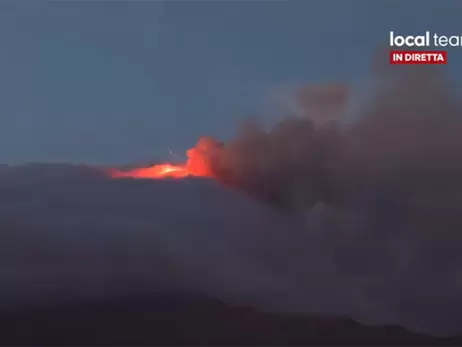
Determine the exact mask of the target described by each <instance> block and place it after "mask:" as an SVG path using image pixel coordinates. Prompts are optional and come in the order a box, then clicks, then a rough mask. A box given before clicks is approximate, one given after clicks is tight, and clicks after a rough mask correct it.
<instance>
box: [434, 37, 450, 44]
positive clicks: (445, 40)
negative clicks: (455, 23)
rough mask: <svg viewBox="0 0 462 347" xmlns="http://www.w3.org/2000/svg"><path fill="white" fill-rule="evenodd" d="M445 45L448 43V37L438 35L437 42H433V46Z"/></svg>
mask: <svg viewBox="0 0 462 347" xmlns="http://www.w3.org/2000/svg"><path fill="white" fill-rule="evenodd" d="M435 36H436V35H435ZM447 45H448V38H447V37H446V36H440V37H439V38H438V43H437V44H435V46H441V47H446V46H447Z"/></svg>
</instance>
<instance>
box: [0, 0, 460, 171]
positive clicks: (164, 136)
mask: <svg viewBox="0 0 462 347" xmlns="http://www.w3.org/2000/svg"><path fill="white" fill-rule="evenodd" d="M461 10H462V3H461V2H460V1H457V0H454V1H452V0H442V1H425V0H415V1H414V0H406V1H405V0H401V1H400V0H396V1H395V0H376V1H372V0H316V1H315V0H288V1H237V2H236V1H234V2H233V1H216V2H211V1H168V0H167V1H101V0H100V1H67V0H62V1H48V2H47V1H40V0H1V1H0V47H1V51H0V52H1V54H0V162H3V163H20V162H51V161H52V162H56V161H59V162H86V163H92V164H94V163H95V164H110V163H126V162H133V161H138V160H147V159H150V158H153V157H158V156H166V157H168V152H169V149H172V150H173V151H174V152H178V153H181V152H182V151H184V150H185V149H187V148H189V147H191V146H193V145H194V143H195V141H196V140H197V138H198V137H199V136H201V135H214V136H217V137H219V138H223V139H227V138H229V137H230V136H232V134H233V132H234V129H235V127H236V125H237V123H238V122H239V120H241V119H243V118H244V117H247V116H248V115H250V114H254V113H258V112H260V111H261V110H262V108H265V107H267V104H270V100H268V99H269V97H268V95H269V94H271V93H270V92H271V91H272V90H275V89H278V88H284V87H285V86H290V85H297V84H310V83H318V82H322V83H325V82H331V81H334V82H337V81H340V82H342V81H345V82H355V81H357V80H359V79H361V78H363V77H364V76H367V74H368V70H369V65H370V57H371V56H372V55H373V54H374V50H375V49H377V48H378V47H380V46H386V45H387V44H388V34H389V31H390V30H392V29H394V30H395V31H397V32H402V33H405V34H408V35H412V34H419V33H421V32H423V31H425V30H431V31H436V32H441V33H443V34H445V35H462V22H461V21H460V13H461ZM459 51H460V52H462V47H461V48H453V49H451V52H450V53H449V59H450V61H449V66H448V68H449V69H450V70H451V73H452V75H453V77H454V78H455V79H456V80H457V79H459V77H462V71H461V68H460V63H458V62H457V60H459V61H460V58H461V57H462V55H461V53H460V52H459Z"/></svg>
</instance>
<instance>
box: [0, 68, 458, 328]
mask: <svg viewBox="0 0 462 347" xmlns="http://www.w3.org/2000/svg"><path fill="white" fill-rule="evenodd" d="M372 80H373V83H372V84H371V85H372V86H373V88H371V89H370V90H369V93H368V95H367V97H362V98H360V99H358V98H356V99H355V97H354V95H352V92H351V90H349V89H348V88H341V87H339V86H336V87H334V88H330V87H322V88H317V87H311V88H306V89H303V90H301V91H300V94H299V95H298V96H297V97H298V98H300V101H301V104H302V105H303V107H304V109H305V110H306V114H305V115H304V116H302V117H293V118H288V119H285V120H283V121H281V122H279V123H277V124H275V125H274V127H273V128H272V129H270V130H269V131H267V130H265V129H264V127H263V126H262V125H260V124H259V123H258V122H248V123H246V124H243V126H242V127H241V128H240V129H239V131H238V133H237V135H236V137H235V138H234V139H233V140H231V141H230V142H228V143H226V144H223V143H219V142H218V141H216V140H214V139H212V138H204V139H202V140H201V141H200V142H199V144H198V146H196V148H195V151H199V152H200V153H201V156H202V160H204V161H205V162H206V165H207V166H208V167H209V168H210V170H211V172H213V176H214V177H216V178H217V180H218V182H215V181H214V180H208V179H182V180H144V179H141V180H137V179H126V178H124V179H113V178H110V177H108V176H107V175H105V173H104V170H98V169H96V168H83V167H73V166H66V165H63V166H46V165H45V166H41V165H38V166H37V165H33V166H24V167H11V168H4V169H2V170H0V230H2V234H3V235H2V236H3V240H4V241H3V242H2V247H3V248H2V252H1V253H2V265H3V266H2V278H3V283H4V285H3V286H2V287H1V288H0V304H1V305H2V306H0V307H4V308H7V307H13V308H14V307H18V306H21V305H27V304H32V303H34V302H39V301H42V302H43V301H44V300H47V299H49V300H58V299H72V298H75V297H82V296H92V297H94V296H101V297H104V296H106V297H107V296H118V295H127V294H134V293H138V292H144V293H145V292H150V291H160V290H196V291H200V292H202V293H206V294H208V295H211V296H214V297H216V298H219V299H223V300H226V301H227V302H230V303H235V304H247V305H257V306H260V307H262V308H264V309H269V310H278V311H296V312H306V313H310V314H324V315H342V316H349V317H351V318H353V319H355V320H357V321H358V322H361V323H365V324H372V325H384V324H399V325H402V326H404V327H406V328H408V329H410V330H414V331H421V332H426V333H431V334H437V335H452V334H461V333H462V331H461V328H460V327H462V295H461V293H462V275H461V274H462V255H461V252H460V249H461V246H462V236H461V235H460V231H461V230H462V199H461V198H462V118H461V117H462V108H461V105H460V103H459V100H458V97H457V95H455V93H454V91H453V90H452V89H451V86H450V83H449V82H448V81H446V79H445V78H444V76H443V75H441V74H439V73H437V72H435V71H433V70H431V69H430V70H427V69H426V68H422V67H420V66H419V67H418V69H415V68H404V69H397V68H396V67H393V68H391V67H390V70H388V69H384V68H383V67H379V68H378V69H376V71H374V74H373V76H372ZM220 183H222V184H220Z"/></svg>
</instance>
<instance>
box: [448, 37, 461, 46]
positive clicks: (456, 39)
mask: <svg viewBox="0 0 462 347" xmlns="http://www.w3.org/2000/svg"><path fill="white" fill-rule="evenodd" d="M448 40H449V45H450V46H453V47H454V46H460V37H459V36H450V37H449V39H448Z"/></svg>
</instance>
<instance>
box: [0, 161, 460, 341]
mask: <svg viewBox="0 0 462 347" xmlns="http://www.w3.org/2000/svg"><path fill="white" fill-rule="evenodd" d="M317 211H318V212H317V213H324V212H322V211H325V210H323V209H318V210H317ZM325 213H330V212H329V211H327V212H325ZM0 223H1V224H0V230H1V233H2V244H1V247H2V249H1V259H2V260H1V261H2V270H1V271H2V286H1V289H0V290H1V295H0V322H1V327H0V329H1V334H0V343H2V344H5V345H14V344H28V345H30V344H33V345H38V344H42V345H50V344H56V345H75V344H80V345H90V344H91V345H95V344H96V345H101V344H111V345H120V344H141V345H143V344H144V345H145V344H253V343H261V344H285V343H290V344H308V343H315V344H348V343H365V344H387V343H400V344H410V343H416V344H423V343H426V342H428V343H440V344H441V343H450V342H453V341H455V342H454V343H456V342H458V341H459V342H460V340H454V339H453V340H448V339H436V338H432V337H425V336H424V335H420V334H417V333H410V332H407V331H406V330H405V329H404V328H406V329H410V330H413V331H420V332H424V333H426V334H427V335H428V334H432V333H435V332H439V330H438V329H432V327H438V328H440V326H441V325H438V324H437V323H438V322H441V320H442V319H443V318H444V322H443V323H444V326H447V327H449V329H448V331H451V332H452V331H453V330H451V329H452V327H454V326H458V322H460V320H459V319H460V316H458V315H457V311H452V312H449V313H451V314H448V315H446V316H441V315H440V316H438V313H441V312H442V310H443V309H445V308H446V307H448V305H449V304H450V303H452V302H453V301H451V298H448V297H435V299H434V300H433V301H432V302H430V303H428V302H426V300H427V298H428V297H427V296H425V295H421V293H420V292H419V291H418V290H416V291H415V292H414V293H412V297H413V298H414V300H415V302H416V303H417V304H419V303H420V304H422V307H423V308H422V309H421V311H420V312H419V315H418V317H414V316H412V315H409V314H408V313H409V308H408V307H406V306H404V307H403V306H396V305H394V303H396V302H398V301H399V300H405V299H407V298H408V297H409V295H410V293H409V288H408V287H403V286H402V284H401V283H391V284H387V285H388V287H386V288H387V290H389V291H390V293H392V294H393V297H394V298H395V301H394V302H391V303H389V302H387V301H385V300H383V299H381V298H380V297H378V298H374V297H371V296H370V295H367V293H368V292H367V291H365V285H369V287H367V288H366V289H370V288H371V287H373V286H376V285H377V282H376V277H375V276H373V277H368V276H370V275H369V274H366V275H364V277H363V278H362V279H363V283H362V285H361V286H359V285H358V282H354V281H351V280H349V277H348V276H352V275H351V274H350V273H349V272H345V271H344V267H342V266H341V265H342V264H338V263H337V260H338V259H337V258H335V257H334V256H333V253H332V252H329V251H328V250H329V249H330V247H331V246H332V245H335V247H338V246H339V245H338V244H337V241H336V240H335V239H332V238H331V236H332V235H327V236H326V237H324V236H323V234H322V233H320V232H319V230H317V229H316V232H314V231H313V230H314V229H315V224H313V223H308V224H304V223H303V224H301V223H300V222H299V220H297V221H293V219H292V218H291V217H290V216H288V215H286V214H284V213H281V212H279V211H278V210H276V209H274V208H272V207H269V206H265V205H263V204H261V203H260V202H259V201H257V200H254V199H253V198H251V197H249V196H247V195H246V194H245V193H243V192H240V191H239V192H238V191H233V190H232V189H229V188H226V187H223V186H221V185H220V184H218V183H217V182H214V181H211V180H203V179H181V180H144V179H125V178H124V179H113V178H111V177H109V176H107V175H105V173H104V170H100V169H96V168H91V167H81V166H72V165H27V166H18V167H8V168H3V169H2V171H1V172H0ZM310 230H311V231H310ZM358 242H359V241H358ZM341 246H342V247H344V248H349V247H352V246H355V245H351V244H346V245H341ZM356 246H357V245H356ZM335 249H338V248H335ZM366 255H367V253H366ZM359 256H361V254H359ZM362 261H363V262H367V261H368V259H367V257H365V258H363V260H362ZM376 275H377V274H376ZM378 275H380V273H379V274H378ZM442 288H443V289H444V290H447V288H446V287H442ZM432 289H433V288H432ZM192 293H194V294H192ZM438 293H439V292H438V291H437V289H434V291H433V292H432V294H435V295H436V294H438ZM381 300H382V301H381ZM388 300H390V299H389V297H388ZM419 300H420V301H419ZM448 303H449V304H448ZM372 304H375V306H372ZM387 304H388V305H387ZM246 307H247V308H246ZM271 312H272V313H271ZM326 317H328V318H326ZM329 317H330V318H329ZM336 317H348V319H343V318H336ZM409 317H413V318H414V319H409ZM350 318H351V319H353V320H350ZM355 322H360V323H364V324H366V325H368V327H365V326H361V325H360V323H355ZM371 325H374V326H390V325H393V326H396V325H403V326H404V328H397V327H392V328H390V327H388V328H387V327H382V328H379V327H371ZM445 333H446V335H448V334H447V332H446V331H445Z"/></svg>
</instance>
